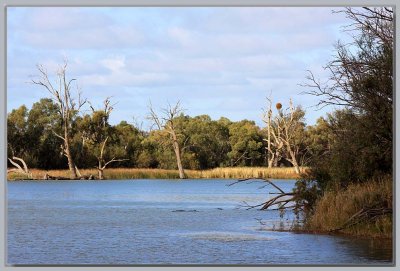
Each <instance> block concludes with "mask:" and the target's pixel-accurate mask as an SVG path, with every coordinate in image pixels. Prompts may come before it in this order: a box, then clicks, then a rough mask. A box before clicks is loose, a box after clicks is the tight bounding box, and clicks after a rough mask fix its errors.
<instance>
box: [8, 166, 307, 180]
mask: <svg viewBox="0 0 400 271" xmlns="http://www.w3.org/2000/svg"><path fill="white" fill-rule="evenodd" d="M305 171H306V168H301V172H302V173H304V172H305ZM80 172H81V174H82V175H93V176H97V170H96V169H81V170H80ZM31 173H32V177H33V179H38V180H40V179H43V177H44V175H45V174H48V175H51V176H57V177H64V178H68V177H69V171H68V170H41V169H32V170H31ZM185 173H186V175H187V178H189V179H242V178H271V179H297V178H299V177H300V176H299V174H297V173H296V172H295V171H294V169H293V168H266V167H232V168H228V167H227V168H214V169H209V170H185ZM104 175H105V178H106V179H113V180H123V179H178V178H179V173H178V170H173V169H150V168H109V169H105V171H104ZM7 179H8V180H18V179H26V176H24V175H21V174H17V173H9V174H8V176H7Z"/></svg>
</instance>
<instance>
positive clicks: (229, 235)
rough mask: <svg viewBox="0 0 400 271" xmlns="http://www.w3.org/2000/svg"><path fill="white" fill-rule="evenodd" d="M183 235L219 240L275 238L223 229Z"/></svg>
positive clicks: (236, 240)
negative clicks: (224, 230) (223, 230)
mask: <svg viewBox="0 0 400 271" xmlns="http://www.w3.org/2000/svg"><path fill="white" fill-rule="evenodd" d="M182 236H183V237H188V238H192V239H197V240H207V241H219V242H242V241H266V240H273V239H275V238H271V237H267V236H265V235H261V234H243V233H240V232H222V231H210V232H195V233H187V234H182Z"/></svg>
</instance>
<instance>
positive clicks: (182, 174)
mask: <svg viewBox="0 0 400 271" xmlns="http://www.w3.org/2000/svg"><path fill="white" fill-rule="evenodd" d="M171 135H172V140H173V147H174V151H175V155H176V164H177V166H178V170H179V178H180V179H186V175H185V172H184V170H183V166H182V159H181V149H180V147H179V144H178V140H177V138H176V134H175V131H173V133H172V134H171Z"/></svg>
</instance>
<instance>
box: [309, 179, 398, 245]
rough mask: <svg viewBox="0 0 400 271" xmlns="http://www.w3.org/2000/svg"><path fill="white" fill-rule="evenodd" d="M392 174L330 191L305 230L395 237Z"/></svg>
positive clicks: (318, 205) (318, 204)
mask: <svg viewBox="0 0 400 271" xmlns="http://www.w3.org/2000/svg"><path fill="white" fill-rule="evenodd" d="M392 185H393V181H392V177H391V176H387V177H382V178H379V179H376V180H371V181H369V182H367V183H364V184H352V185H350V186H349V187H348V188H347V189H344V190H337V191H329V192H326V193H325V194H324V196H323V197H322V198H321V199H320V200H319V201H318V202H317V204H316V209H315V213H314V214H313V215H312V216H311V217H309V219H307V224H306V229H307V230H310V231H316V232H335V233H343V234H349V235H353V236H370V237H385V238H390V237H391V236H392V214H391V213H385V210H386V211H387V209H390V208H392V204H393V193H392Z"/></svg>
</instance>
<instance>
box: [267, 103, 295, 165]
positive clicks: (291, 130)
mask: <svg viewBox="0 0 400 271" xmlns="http://www.w3.org/2000/svg"><path fill="white" fill-rule="evenodd" d="M267 102H268V109H267V110H265V111H264V117H263V121H264V123H265V124H266V125H267V138H266V139H264V140H265V141H267V150H268V153H269V155H268V167H273V166H278V161H279V160H280V159H281V158H282V157H283V154H284V158H285V159H286V160H287V161H288V162H290V163H291V164H292V165H293V168H294V170H295V172H296V173H300V165H299V162H298V154H299V152H300V145H301V144H300V142H298V140H297V138H296V137H298V135H297V134H296V133H297V132H298V129H299V128H301V127H300V126H301V118H302V114H303V111H301V109H300V108H298V109H295V108H294V106H293V103H292V100H290V103H289V108H287V109H286V110H285V111H284V110H283V109H282V105H281V104H280V103H278V104H277V106H276V107H277V110H278V114H277V115H276V116H275V117H273V114H272V100H271V98H270V97H269V98H267Z"/></svg>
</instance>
